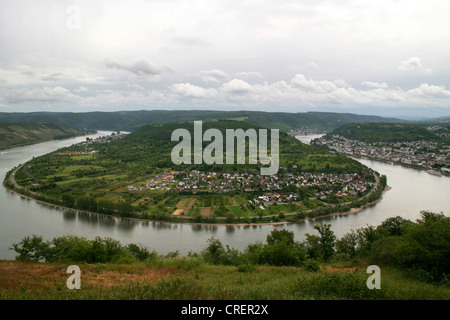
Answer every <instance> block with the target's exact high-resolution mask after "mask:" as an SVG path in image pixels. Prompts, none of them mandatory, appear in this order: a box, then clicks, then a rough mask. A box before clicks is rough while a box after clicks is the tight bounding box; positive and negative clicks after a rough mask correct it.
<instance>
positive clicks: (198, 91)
mask: <svg viewBox="0 0 450 320" xmlns="http://www.w3.org/2000/svg"><path fill="white" fill-rule="evenodd" d="M171 88H172V90H173V91H174V92H175V93H177V94H179V95H182V96H184V97H187V98H208V97H214V96H215V95H216V94H217V90H216V89H214V88H202V87H198V86H195V85H192V84H190V83H176V84H173V85H172V86H171Z"/></svg>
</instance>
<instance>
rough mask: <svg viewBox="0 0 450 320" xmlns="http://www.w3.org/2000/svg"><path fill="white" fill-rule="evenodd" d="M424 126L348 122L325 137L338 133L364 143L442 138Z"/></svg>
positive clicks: (437, 139) (435, 139)
mask: <svg viewBox="0 0 450 320" xmlns="http://www.w3.org/2000/svg"><path fill="white" fill-rule="evenodd" d="M428 126H429V125H428ZM426 127H427V125H426V124H424V123H420V124H419V123H350V124H345V125H343V126H341V127H339V128H336V129H334V130H333V131H331V132H330V133H328V134H327V135H326V136H325V138H330V137H332V136H334V135H339V136H341V137H344V138H347V139H351V140H359V141H362V142H366V143H374V142H409V141H419V140H425V141H435V142H438V141H443V140H444V138H443V137H441V136H438V135H437V134H435V133H434V132H433V131H432V130H428V129H427V128H426ZM443 129H444V130H445V128H443Z"/></svg>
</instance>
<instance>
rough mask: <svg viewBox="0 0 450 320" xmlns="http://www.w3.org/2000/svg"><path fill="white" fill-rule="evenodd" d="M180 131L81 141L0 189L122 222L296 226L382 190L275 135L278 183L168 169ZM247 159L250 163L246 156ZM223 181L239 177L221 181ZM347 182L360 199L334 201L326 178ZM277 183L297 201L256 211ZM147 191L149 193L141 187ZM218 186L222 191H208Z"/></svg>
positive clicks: (242, 169)
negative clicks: (355, 187) (300, 181)
mask: <svg viewBox="0 0 450 320" xmlns="http://www.w3.org/2000/svg"><path fill="white" fill-rule="evenodd" d="M179 128H186V129H187V130H189V131H190V132H192V131H193V123H168V124H164V125H148V126H144V127H142V128H140V129H139V130H137V131H136V132H133V133H131V134H128V135H125V136H124V137H123V138H120V139H116V140H114V141H109V140H108V141H109V142H108V143H106V142H104V141H103V142H98V141H97V142H95V141H86V142H85V143H82V144H78V145H74V146H71V147H69V148H63V149H60V150H57V151H56V152H54V153H51V154H47V155H44V156H41V157H37V158H35V159H33V160H31V161H30V162H28V163H26V164H24V165H23V166H21V167H20V168H18V169H17V170H13V171H11V172H10V173H9V174H8V175H7V176H6V178H5V182H4V183H5V185H6V186H7V187H8V188H10V189H14V190H16V191H17V192H19V193H21V194H24V195H27V196H30V197H32V198H35V199H37V200H42V201H44V202H48V203H52V204H56V205H61V206H64V207H70V208H74V209H77V210H83V211H90V212H97V213H101V214H108V215H114V216H120V217H125V218H141V219H151V220H162V221H178V222H197V223H217V222H219V221H220V222H222V223H223V222H226V223H236V222H238V223H255V222H278V221H296V220H298V219H302V218H305V217H316V216H319V215H326V214H329V213H333V212H345V211H348V210H350V209H351V208H354V207H360V206H362V205H365V204H367V203H370V202H373V201H375V200H377V199H378V198H380V196H381V192H382V191H383V190H384V187H385V186H386V179H385V177H380V178H379V180H380V183H379V184H378V186H377V188H376V189H372V187H373V185H374V183H375V176H374V173H373V172H371V171H370V169H368V168H366V167H365V166H363V165H361V164H360V163H359V162H357V161H355V160H352V159H349V158H347V157H345V156H341V155H335V154H331V153H328V152H327V151H325V150H323V149H320V148H317V147H314V146H309V145H305V144H303V143H301V142H300V141H299V140H297V139H295V138H293V137H290V136H288V135H287V134H285V133H280V170H279V173H278V175H277V176H276V177H269V178H266V179H261V178H262V177H259V176H258V175H259V173H260V168H261V164H260V163H258V164H256V165H252V164H248V161H246V164H243V165H235V164H223V165H216V164H211V165H207V164H190V165H189V164H181V165H174V164H173V163H172V160H171V151H172V148H173V147H174V146H175V145H176V144H177V143H178V142H172V141H171V134H172V132H173V131H174V130H175V129H179ZM209 128H215V129H219V130H220V131H221V132H225V130H226V129H230V128H231V129H236V128H241V129H243V130H247V129H249V128H256V129H258V128H260V127H257V126H254V125H251V124H249V123H246V122H242V121H232V120H224V121H211V122H205V123H204V124H203V130H207V129H209ZM248 143H249V142H248V141H247V142H246V144H247V147H246V149H247V150H248ZM207 144H208V143H204V146H203V147H205V146H206V145H207ZM93 151H95V152H93ZM224 151H225V150H224ZM225 153H226V152H225ZM225 156H226V154H224V157H225ZM246 156H247V158H248V154H246ZM193 171H195V172H197V173H193ZM13 172H14V175H12V173H13ZM199 172H202V173H204V175H205V176H208V175H209V176H210V177H208V179H209V180H208V183H206V182H202V181H200V178H199V175H200V174H201V173H199ZM225 173H229V174H242V176H239V179H236V180H233V179H231V178H230V179H228V180H226V181H225V178H224V177H223V175H224V174H225ZM305 173H309V174H310V175H309V178H306V177H305V178H301V179H304V180H305V181H304V185H303V186H300V185H294V184H293V183H290V181H289V179H290V180H292V179H294V178H293V177H294V175H296V176H299V175H303V174H305ZM216 174H217V175H216ZM346 174H347V175H349V176H347V177H346V178H345V179H347V180H348V181H353V182H354V184H355V185H356V184H359V183H365V184H366V185H365V186H364V189H363V190H362V191H354V195H345V196H340V197H337V196H335V194H337V193H339V192H341V191H342V188H343V186H342V185H340V184H336V183H335V184H333V185H332V184H331V183H328V182H327V181H328V180H327V178H326V176H325V175H334V176H333V179H335V180H336V181H337V180H339V179H341V178H339V175H346ZM243 175H246V176H245V178H243V177H244V176H243ZM249 175H251V177H250V176H249ZM289 175H290V176H289ZM353 175H355V176H353ZM329 177H331V176H329ZM245 179H246V180H245ZM13 180H14V181H15V182H13ZM244 180H245V181H244ZM263 180H267V181H263ZM269 180H270V181H269ZM341 180H344V178H342V179H341ZM360 181H364V182H360ZM179 182H183V183H187V184H194V182H195V183H196V184H197V183H198V185H196V187H197V186H198V188H197V189H192V188H191V189H189V190H185V189H183V190H181V188H177V186H178V183H179ZM225 182H226V183H225ZM297 182H298V181H297ZM202 183H203V184H202ZM238 183H239V184H238ZM243 183H245V184H246V185H245V188H244V184H243ZM275 183H276V185H277V187H276V188H277V189H276V190H275V191H276V192H277V194H278V192H279V193H280V194H282V195H283V197H284V195H295V199H296V200H295V201H294V200H288V199H286V197H285V198H284V199H285V200H280V201H278V202H277V205H271V206H268V207H262V206H261V205H260V204H256V202H255V201H254V199H255V198H256V197H258V196H262V194H263V193H265V192H272V193H273V192H274V191H273V190H272V189H270V185H271V184H273V185H275ZM150 184H152V185H153V186H154V187H148V186H147V185H150ZM219 184H221V186H222V187H221V188H222V189H214V188H213V186H216V185H219ZM305 184H308V185H307V186H306V185H305ZM161 186H164V187H161ZM267 188H268V189H267ZM326 192H328V193H329V195H328V196H323V197H322V199H318V194H320V193H322V194H325V193H326ZM278 195H279V194H278ZM278 195H277V196H278ZM272 196H273V194H272ZM273 199H275V198H273ZM280 199H281V198H280Z"/></svg>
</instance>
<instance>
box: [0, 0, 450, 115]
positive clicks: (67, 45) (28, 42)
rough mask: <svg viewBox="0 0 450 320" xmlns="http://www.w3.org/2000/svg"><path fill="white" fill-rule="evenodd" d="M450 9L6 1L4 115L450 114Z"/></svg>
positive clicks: (1, 43)
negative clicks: (222, 112)
mask: <svg viewBox="0 0 450 320" xmlns="http://www.w3.org/2000/svg"><path fill="white" fill-rule="evenodd" d="M449 17H450V1H448V0H427V1H423V0H420V1H412V0H406V1H402V0H397V1H395V0H389V1H383V0H382V1H373V0H371V1H350V0H348V1H347V0H336V1H321V0H307V1H299V0H296V1H283V0H277V1H245V0H244V1H242V0H241V1H225V0H220V1H215V0H203V1H196V0H188V1H177V0H164V1H162V0H161V1H114V0H107V1H106V0H105V1H92V0H91V1H76V0H73V1H57V0H53V1H50V0H49V1H22V0H2V1H1V2H0V112H2V111H3V112H18V111H23V112H29V111H98V110H99V111H117V110H142V109H148V110H151V109H208V110H214V109H220V110H263V111H287V112H305V111H336V112H353V113H360V114H377V115H384V116H402V117H414V116H427V117H432V116H450V18H449Z"/></svg>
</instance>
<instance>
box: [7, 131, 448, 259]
mask: <svg viewBox="0 0 450 320" xmlns="http://www.w3.org/2000/svg"><path fill="white" fill-rule="evenodd" d="M105 134H109V132H106V131H101V132H99V133H97V134H95V135H90V136H89V137H91V138H95V137H97V136H100V135H105ZM319 136H320V135H315V136H299V137H297V139H299V140H301V141H302V142H304V143H309V141H310V140H311V139H313V138H316V137H319ZM85 139H86V136H83V137H77V138H72V139H67V140H59V141H49V142H44V143H39V144H35V145H30V146H25V147H19V148H13V149H8V150H4V151H2V152H1V154H0V177H1V179H2V180H3V178H4V176H5V174H6V173H7V172H8V171H9V170H10V169H11V168H13V167H15V166H16V165H18V164H19V163H24V162H26V161H28V160H30V159H31V158H32V157H33V156H40V155H43V154H46V153H49V152H52V151H54V150H56V149H58V148H61V147H63V146H69V145H72V144H74V143H77V142H80V141H83V140H85ZM358 161H360V162H362V163H363V164H365V165H367V166H368V167H370V168H372V169H374V170H376V171H378V172H379V173H380V174H383V175H386V176H387V182H388V186H389V187H391V190H389V191H387V192H385V193H384V194H383V199H382V200H381V201H379V202H378V203H376V204H375V205H373V206H371V207H368V208H366V209H364V210H362V211H361V212H359V213H355V214H350V215H346V216H334V217H328V218H323V219H320V220H316V221H305V222H300V223H295V224H289V225H282V226H271V225H264V226H245V227H242V226H236V227H226V226H196V225H188V224H184V225H183V224H171V223H164V222H148V221H130V220H122V219H118V218H110V217H105V216H100V215H93V214H85V213H73V212H67V211H64V210H61V209H57V208H53V207H49V206H46V205H42V204H39V203H37V202H35V201H33V200H27V199H23V198H22V197H19V196H17V195H15V194H13V193H11V192H9V191H8V190H6V189H5V188H4V187H3V186H2V187H1V188H0V259H7V260H12V259H14V257H15V252H14V251H12V250H9V248H10V247H11V245H12V244H13V243H17V242H20V240H21V239H22V238H23V237H25V236H31V235H33V234H36V235H41V236H43V237H44V239H47V240H51V239H52V238H54V237H58V236H64V235H69V234H71V235H77V236H80V237H86V238H87V239H94V238H95V237H96V236H100V237H111V238H113V239H116V240H119V241H120V242H122V243H123V244H127V243H140V244H143V245H146V246H147V247H148V248H150V249H152V250H155V251H157V252H159V253H161V254H166V253H168V252H174V251H177V250H178V251H179V252H180V254H183V255H184V254H187V253H188V252H189V251H192V252H200V251H201V250H202V249H204V248H205V247H206V246H207V241H208V239H209V238H211V237H214V238H216V239H219V240H220V241H221V242H222V243H223V244H224V245H226V244H228V245H229V246H230V247H232V248H236V249H238V250H243V249H245V247H246V246H247V245H248V244H250V243H255V242H257V241H262V242H264V241H265V239H266V236H267V235H268V234H269V233H270V232H271V231H272V230H273V229H275V228H285V229H288V230H291V231H293V232H294V233H295V238H296V240H297V241H302V240H303V239H305V234H306V233H310V234H317V232H316V231H315V230H314V229H313V226H314V225H315V224H317V223H320V222H323V223H330V224H331V225H332V230H333V231H334V232H335V234H336V236H337V237H338V238H339V237H341V236H343V235H344V234H346V233H347V232H349V231H350V230H352V229H357V228H361V227H366V226H368V225H373V226H377V225H379V224H380V223H381V222H382V221H384V220H385V219H387V218H389V217H393V216H397V215H398V216H402V217H404V218H407V219H410V220H413V221H414V220H416V219H418V218H419V217H420V211H421V210H430V211H434V212H443V213H445V214H446V215H450V192H449V191H450V178H449V177H437V176H433V175H430V174H428V173H427V172H425V171H420V170H416V169H411V168H406V167H402V166H398V165H391V164H386V163H383V162H378V161H372V160H361V159H359V160H358Z"/></svg>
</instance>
